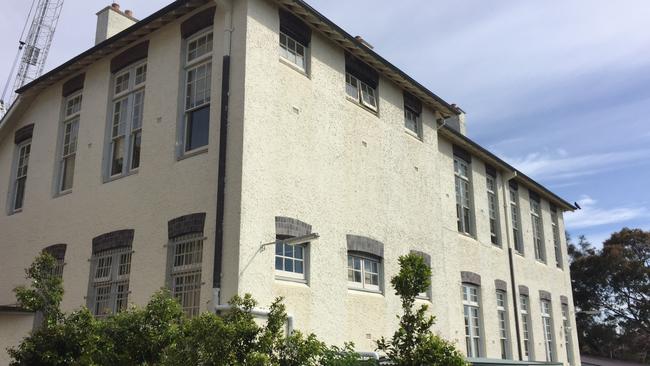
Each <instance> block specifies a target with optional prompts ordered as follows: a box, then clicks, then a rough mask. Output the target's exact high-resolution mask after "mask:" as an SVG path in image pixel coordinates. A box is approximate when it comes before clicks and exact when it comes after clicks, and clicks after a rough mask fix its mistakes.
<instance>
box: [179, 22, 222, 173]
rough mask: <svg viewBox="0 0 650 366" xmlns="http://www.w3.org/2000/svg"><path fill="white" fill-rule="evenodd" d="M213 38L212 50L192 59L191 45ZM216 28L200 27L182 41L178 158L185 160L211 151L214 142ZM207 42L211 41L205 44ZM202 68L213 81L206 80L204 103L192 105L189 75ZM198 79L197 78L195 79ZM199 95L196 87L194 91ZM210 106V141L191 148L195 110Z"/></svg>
mask: <svg viewBox="0 0 650 366" xmlns="http://www.w3.org/2000/svg"><path fill="white" fill-rule="evenodd" d="M203 37H206V38H210V39H211V40H212V41H211V42H210V43H209V44H210V47H209V50H207V51H205V52H204V53H203V54H201V55H199V56H197V57H195V58H193V59H189V57H190V50H189V48H190V45H191V44H192V42H194V41H197V40H199V39H200V38H203ZM214 41H215V39H214V29H213V26H212V25H210V26H208V27H205V28H203V29H200V30H198V31H196V32H194V33H192V34H191V35H189V36H187V37H185V38H184V39H183V43H182V52H181V70H180V74H181V76H180V88H179V90H180V93H179V122H180V123H179V126H178V139H177V159H178V160H181V159H184V158H187V157H190V156H194V155H197V154H200V153H203V152H205V151H207V150H208V147H209V145H210V133H209V131H210V124H211V113H210V112H211V111H210V109H211V107H212V81H213V80H212V76H213V72H212V71H213V70H212V69H213V67H214V64H213V54H214ZM205 44H206V45H207V44H208V42H206V43H205ZM201 67H205V72H206V73H205V75H204V80H205V79H206V78H209V82H207V83H205V88H206V89H204V90H203V91H202V92H203V94H204V100H203V101H202V103H201V104H198V105H197V104H194V105H192V106H191V107H189V108H188V104H187V103H188V97H189V95H188V82H189V80H190V79H189V75H190V72H191V71H194V72H196V70H198V69H199V68H201ZM195 81H196V80H195ZM190 93H194V96H196V92H195V90H192V89H191V91H190ZM206 108H207V113H208V121H207V123H208V136H206V138H207V142H206V144H204V145H201V146H197V147H195V148H193V149H189V150H188V139H189V138H190V132H191V126H190V125H191V124H190V118H191V117H192V113H194V112H196V111H199V110H203V109H206Z"/></svg>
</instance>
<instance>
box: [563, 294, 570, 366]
mask: <svg viewBox="0 0 650 366" xmlns="http://www.w3.org/2000/svg"><path fill="white" fill-rule="evenodd" d="M562 327H563V330H564V347H565V349H566V357H567V362H568V363H569V365H573V335H572V330H571V329H573V328H572V327H571V318H569V305H568V304H562Z"/></svg>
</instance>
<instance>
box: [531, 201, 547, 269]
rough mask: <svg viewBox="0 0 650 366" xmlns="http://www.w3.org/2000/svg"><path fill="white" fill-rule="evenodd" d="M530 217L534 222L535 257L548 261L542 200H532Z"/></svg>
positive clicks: (543, 261) (540, 260)
mask: <svg viewBox="0 0 650 366" xmlns="http://www.w3.org/2000/svg"><path fill="white" fill-rule="evenodd" d="M530 219H531V224H532V229H533V230H532V235H533V248H534V249H535V259H536V260H537V261H539V262H542V263H546V247H545V242H544V221H543V219H542V202H541V201H536V200H534V199H531V200H530Z"/></svg>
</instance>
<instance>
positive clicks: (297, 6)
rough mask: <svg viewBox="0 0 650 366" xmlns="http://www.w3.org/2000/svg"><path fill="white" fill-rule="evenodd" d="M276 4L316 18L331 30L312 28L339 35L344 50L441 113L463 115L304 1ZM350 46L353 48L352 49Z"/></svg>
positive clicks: (281, 1)
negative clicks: (368, 62) (393, 77)
mask: <svg viewBox="0 0 650 366" xmlns="http://www.w3.org/2000/svg"><path fill="white" fill-rule="evenodd" d="M276 2H278V3H280V4H282V5H283V6H284V7H286V8H287V9H288V10H289V11H291V12H293V13H295V14H297V15H298V16H299V17H301V18H303V19H305V17H306V15H311V16H312V17H314V18H316V19H317V20H318V21H319V22H321V23H322V24H323V25H325V27H326V28H329V29H325V28H324V27H318V26H316V25H315V24H311V26H312V27H314V28H315V29H316V30H318V31H320V32H321V33H323V34H325V36H326V37H327V38H330V39H331V38H335V37H332V35H333V34H338V35H339V36H340V37H342V38H343V39H344V42H341V41H339V40H338V39H337V41H339V44H340V45H341V46H343V48H345V49H347V50H349V51H355V52H356V53H357V54H364V55H367V56H369V58H370V59H371V60H373V61H375V62H376V63H378V64H379V65H381V66H383V67H385V68H387V69H389V70H390V71H392V72H393V73H395V74H396V75H397V76H398V77H399V78H401V79H403V80H404V81H405V82H406V83H408V84H410V85H411V86H412V87H411V88H410V89H413V90H409V91H411V92H414V94H421V95H422V96H424V97H428V98H430V99H432V100H433V101H434V102H435V104H436V106H435V107H436V109H438V110H441V112H445V113H447V114H453V115H458V114H460V113H461V111H460V110H459V109H458V107H456V106H453V105H451V104H449V103H448V102H446V101H445V100H444V99H442V98H441V97H439V96H437V95H436V94H434V93H433V92H432V91H430V90H429V89H427V88H426V87H424V86H423V85H422V84H420V83H418V82H417V81H415V79H413V78H412V77H410V76H408V75H407V74H406V73H405V72H404V71H402V70H400V69H399V68H397V67H396V66H395V65H393V64H392V63H390V62H388V61H387V60H386V59H385V58H383V57H381V56H380V55H379V54H377V53H376V52H375V51H373V50H372V49H370V48H368V47H367V46H365V45H364V44H363V43H362V42H360V41H359V40H358V39H356V38H355V37H353V36H352V35H350V34H349V33H347V32H346V31H345V30H343V29H342V28H341V27H339V26H338V25H336V24H335V23H334V22H332V21H331V20H329V19H328V18H327V17H325V16H324V15H323V14H321V13H319V12H318V11H317V10H316V9H314V8H312V7H311V6H310V5H309V4H307V3H306V2H304V1H303V0H276ZM335 39H336V38H335ZM346 44H347V45H346ZM350 44H351V45H352V46H353V47H350ZM351 48H352V49H351ZM371 66H372V65H371ZM384 76H386V75H384ZM402 86H403V87H404V85H402ZM418 92H419V93H418ZM445 117H446V116H445Z"/></svg>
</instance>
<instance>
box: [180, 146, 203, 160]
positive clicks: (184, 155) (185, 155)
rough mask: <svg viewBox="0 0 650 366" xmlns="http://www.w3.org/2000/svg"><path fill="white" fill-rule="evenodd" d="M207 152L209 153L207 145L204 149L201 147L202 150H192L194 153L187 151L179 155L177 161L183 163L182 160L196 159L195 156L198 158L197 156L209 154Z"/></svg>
mask: <svg viewBox="0 0 650 366" xmlns="http://www.w3.org/2000/svg"><path fill="white" fill-rule="evenodd" d="M207 152H208V147H207V145H206V146H204V147H200V148H198V149H194V150H192V151H187V152H183V153H181V155H179V156H178V157H177V158H176V161H181V160H185V159H189V158H191V157H194V156H197V155H201V154H205V153H207Z"/></svg>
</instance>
